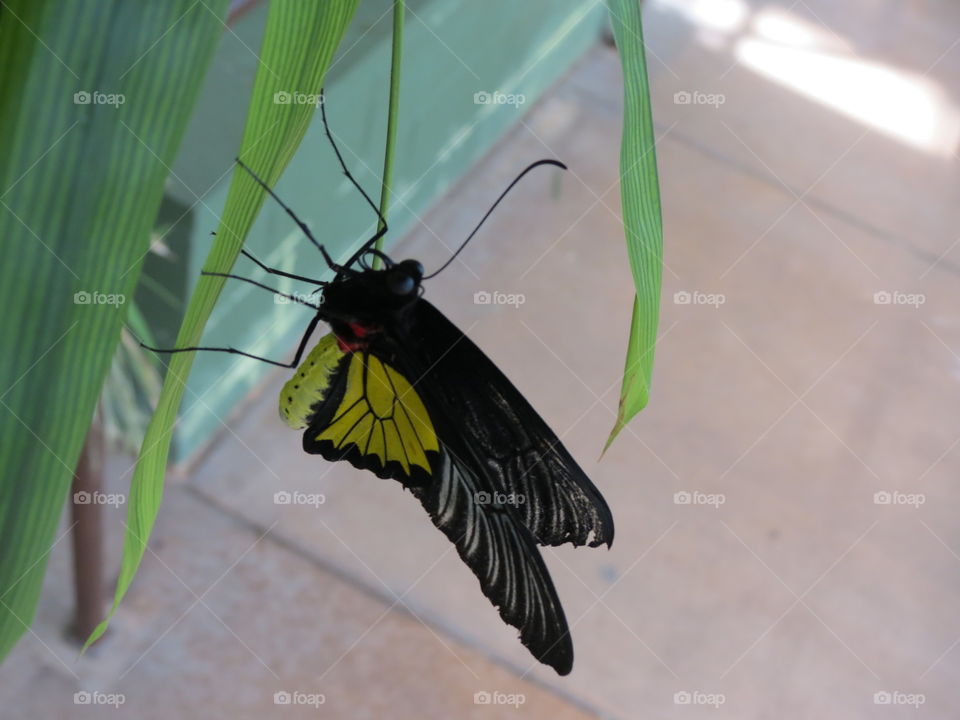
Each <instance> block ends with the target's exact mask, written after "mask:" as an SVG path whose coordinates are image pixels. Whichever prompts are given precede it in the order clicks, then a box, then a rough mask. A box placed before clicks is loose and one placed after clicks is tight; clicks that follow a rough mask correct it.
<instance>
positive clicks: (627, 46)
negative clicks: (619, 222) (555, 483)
mask: <svg viewBox="0 0 960 720" xmlns="http://www.w3.org/2000/svg"><path fill="white" fill-rule="evenodd" d="M608 7H609V10H610V17H611V19H612V23H613V35H614V38H615V40H616V43H617V50H618V52H619V54H620V62H621V64H622V66H623V97H624V102H623V137H622V139H621V144H620V200H621V205H622V210H623V226H624V230H625V232H626V238H627V250H628V253H629V256H630V268H631V270H632V271H633V281H634V285H635V286H636V291H637V294H636V298H635V299H634V304H633V319H632V321H631V323H630V341H629V344H628V347H627V359H626V364H625V367H624V371H623V383H622V385H621V387H620V405H619V409H618V411H617V419H616V423H615V424H614V426H613V430H611V432H610V437H609V438H608V439H607V443H606V447H605V448H604V449H605V450H606V448H607V447H609V446H610V443H612V442H613V440H614V438H616V436H617V434H618V433H619V432H620V431H621V430H622V429H623V427H624V426H625V425H626V424H627V423H628V422H630V419H631V418H632V417H633V416H634V415H636V414H637V413H638V412H640V411H641V410H642V409H643V408H644V407H646V405H647V402H648V400H649V398H650V382H651V379H652V376H653V355H654V347H655V346H656V341H657V324H658V322H659V317H660V283H661V274H662V270H663V222H662V219H661V216H660V182H659V180H658V177H657V153H656V149H655V143H656V138H655V136H654V132H653V117H652V113H651V108H650V88H649V85H648V83H647V62H646V57H645V51H644V43H643V26H642V23H641V17H640V3H639V2H638V0H608Z"/></svg>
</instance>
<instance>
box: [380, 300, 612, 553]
mask: <svg viewBox="0 0 960 720" xmlns="http://www.w3.org/2000/svg"><path fill="white" fill-rule="evenodd" d="M407 333H408V335H409V337H408V338H398V339H397V341H396V344H397V346H398V347H399V352H401V353H403V354H404V355H405V356H406V357H408V358H411V360H410V361H409V364H410V365H411V366H415V367H420V368H425V371H424V374H423V376H422V377H421V378H419V379H418V383H417V387H418V388H421V389H422V393H423V395H424V398H425V402H426V403H427V405H428V407H432V406H439V407H443V408H444V409H445V411H446V414H447V415H448V416H449V417H451V418H455V420H456V422H451V423H449V424H443V425H441V426H438V428H437V431H438V433H439V435H440V437H441V440H444V441H445V442H447V443H448V444H457V445H462V446H463V448H464V453H465V454H466V455H465V457H464V458H463V459H464V461H470V462H471V464H472V466H473V468H474V472H475V474H477V475H482V476H487V477H489V478H490V479H491V480H492V482H493V483H494V484H495V486H496V487H497V488H498V489H499V491H500V492H502V493H504V494H506V495H508V496H509V495H512V496H513V497H515V498H522V499H523V502H522V504H518V505H516V509H517V512H518V513H519V514H520V516H521V517H522V518H523V521H524V524H525V525H526V526H527V528H529V529H530V531H531V532H532V533H533V535H534V536H535V537H536V538H537V540H538V541H539V542H540V543H541V544H543V545H561V544H563V543H567V542H569V543H573V544H574V545H583V544H589V545H590V546H597V545H600V544H603V543H606V544H607V545H610V544H611V543H612V542H613V516H612V514H611V513H610V508H609V507H608V506H607V503H606V501H605V500H604V499H603V496H602V495H601V494H600V491H599V490H597V488H596V487H595V486H594V484H593V483H592V482H591V481H590V479H589V478H588V477H587V476H586V474H585V473H584V472H583V470H582V469H581V468H580V466H579V465H578V464H577V463H576V461H575V460H574V459H573V458H572V457H571V455H570V453H569V452H568V451H567V449H566V448H565V447H564V446H563V444H562V443H561V442H560V440H559V438H557V436H556V435H555V434H554V432H553V431H552V430H551V429H550V428H549V427H548V426H547V424H546V422H545V421H544V420H543V418H541V417H540V415H539V414H538V413H537V412H536V410H534V409H533V407H532V406H531V405H530V403H529V402H528V401H527V400H526V398H524V396H523V395H522V394H521V393H520V391H519V390H517V388H516V387H514V385H513V383H511V382H510V381H509V380H508V379H507V377H506V376H505V375H504V374H503V373H502V372H501V371H500V370H499V369H498V368H497V366H496V365H494V364H493V362H492V361H491V360H490V359H489V358H488V357H487V356H486V355H485V354H484V353H483V351H482V350H480V348H479V347H477V346H476V345H475V344H474V343H473V342H472V341H471V340H470V338H468V337H466V336H465V335H464V334H463V333H462V332H461V331H460V330H459V328H457V327H456V325H454V324H453V323H452V322H450V321H449V320H448V319H447V318H446V317H445V316H444V315H443V314H442V313H441V312H440V311H439V310H437V308H436V307H434V306H433V305H431V304H430V303H429V302H427V301H426V300H424V299H422V298H421V299H420V300H418V301H417V303H416V305H415V307H414V308H413V309H412V317H411V320H410V323H409V330H408V331H407ZM454 438H456V439H457V442H456V443H454V442H453V439H454Z"/></svg>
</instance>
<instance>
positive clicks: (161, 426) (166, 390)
mask: <svg viewBox="0 0 960 720" xmlns="http://www.w3.org/2000/svg"><path fill="white" fill-rule="evenodd" d="M358 1H359V0H324V2H305V1H304V0H273V2H271V3H270V11H269V15H268V18H267V25H266V29H265V31H264V38H263V45H262V47H261V52H260V65H259V69H258V71H257V77H256V80H255V82H254V87H253V96H252V98H251V103H250V110H249V112H248V115H247V123H246V127H245V129H244V135H243V141H242V143H241V147H240V152H239V156H240V158H241V159H242V160H243V161H244V162H245V163H246V164H247V165H249V166H250V167H251V168H253V169H254V170H255V171H256V173H257V174H258V175H259V176H260V177H261V178H262V179H263V180H264V181H266V182H267V184H269V185H273V184H274V183H275V182H276V181H277V179H278V178H279V177H280V174H281V173H282V172H283V170H284V168H285V167H286V166H287V163H289V161H290V159H291V158H292V157H293V154H294V152H295V151H296V149H297V147H298V146H299V145H300V141H301V140H302V139H303V136H304V134H305V133H306V130H307V127H308V125H309V124H310V121H311V119H312V117H313V113H314V111H315V106H314V105H312V104H300V103H289V102H288V103H282V102H276V101H275V97H277V94H278V93H286V94H288V95H289V94H292V93H304V94H311V95H319V93H320V88H321V85H322V83H323V78H324V75H325V73H326V70H327V68H328V67H329V65H330V61H331V59H332V57H333V53H334V51H335V50H336V48H337V46H338V45H339V44H340V40H341V38H342V37H343V33H344V31H345V30H346V28H347V25H348V24H349V23H350V20H351V18H352V17H353V14H354V12H355V11H356V8H357V3H358ZM264 198H265V194H264V192H263V190H262V189H261V188H260V187H259V186H258V185H257V184H256V183H255V182H254V181H253V180H252V179H251V178H250V177H249V175H247V174H246V173H245V172H243V171H235V172H234V174H233V178H232V180H231V185H230V190H229V191H228V194H227V202H226V207H225V209H224V212H223V216H222V218H221V221H220V225H219V228H218V230H217V234H216V240H215V242H214V244H213V247H212V248H211V250H210V254H209V255H208V256H207V260H206V262H205V263H204V269H205V270H208V271H210V272H221V273H223V272H229V270H230V268H231V267H232V266H233V262H234V260H236V258H237V255H238V254H239V252H240V248H241V246H242V244H243V240H244V238H245V237H246V236H247V233H248V232H249V230H250V227H251V226H252V225H253V221H254V219H255V218H256V216H257V213H258V212H259V210H260V207H261V206H262V204H263V201H264ZM223 283H224V278H221V277H209V276H204V277H202V278H201V279H200V281H199V283H198V285H197V289H196V291H195V292H194V294H193V296H192V297H191V298H190V304H189V306H188V307H187V312H186V315H185V316H184V319H183V323H182V325H181V326H180V332H179V334H178V336H177V345H178V346H181V347H183V346H190V345H198V344H199V341H200V336H201V335H202V334H203V328H204V326H205V325H206V323H207V319H208V318H209V317H210V313H211V312H212V311H213V306H214V304H215V303H216V300H217V297H218V295H219V294H220V291H221V289H222V288H223ZM192 364H193V355H192V353H181V354H178V355H173V356H172V359H171V362H170V365H169V367H168V370H167V375H166V378H165V381H164V386H163V390H162V392H161V394H160V401H159V403H158V405H157V410H156V413H155V414H154V416H153V419H152V420H151V422H150V426H149V427H148V428H147V434H146V437H145V438H144V441H143V447H142V449H141V451H140V457H139V461H138V463H137V469H136V471H135V473H134V476H133V480H132V481H131V487H130V498H129V509H128V515H127V528H126V536H125V539H124V547H123V561H122V564H121V568H120V576H119V578H118V581H117V589H116V594H115V596H114V601H113V607H112V608H111V610H110V613H109V615H108V616H107V618H106V619H105V620H104V621H103V622H102V623H101V624H100V625H99V626H98V627H97V628H96V630H94V632H93V634H92V635H91V636H90V638H89V639H88V640H87V645H89V644H90V643H92V642H94V641H95V640H96V639H97V638H98V637H100V635H102V634H103V632H104V631H105V630H106V628H107V623H108V622H109V621H110V617H112V615H113V613H114V612H115V611H116V609H117V607H118V606H119V604H120V601H121V600H122V599H123V596H124V594H126V592H127V589H128V588H129V587H130V583H131V582H132V580H133V577H134V575H135V574H136V572H137V568H138V567H139V566H140V561H141V559H142V558H143V554H144V551H145V549H146V544H147V541H148V539H149V538H150V533H151V531H152V530H153V524H154V521H155V519H156V516H157V512H158V510H159V508H160V500H161V498H162V496H163V482H164V471H165V469H166V464H167V457H168V454H169V450H170V440H171V435H172V429H173V424H174V422H175V421H176V418H177V411H178V409H179V407H180V402H181V400H182V399H183V393H184V390H185V388H186V380H187V376H188V375H189V373H190V367H191V365H192Z"/></svg>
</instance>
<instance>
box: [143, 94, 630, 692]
mask: <svg viewBox="0 0 960 720" xmlns="http://www.w3.org/2000/svg"><path fill="white" fill-rule="evenodd" d="M321 112H322V116H323V124H324V129H325V131H326V134H327V138H328V139H329V141H330V143H331V145H332V147H333V149H334V151H335V153H336V156H337V158H338V161H339V163H340V166H341V169H342V170H343V172H344V173H345V174H346V176H347V177H348V178H349V179H350V180H351V182H353V184H354V185H355V186H356V188H357V189H358V190H359V191H360V193H362V194H363V196H364V198H365V199H366V201H367V203H368V204H369V205H370V207H372V208H373V210H374V211H375V212H376V213H377V215H378V217H379V225H378V228H379V229H378V231H377V233H376V234H375V235H374V236H373V237H372V238H370V239H369V240H367V241H366V242H365V243H364V244H363V245H362V246H361V247H360V248H359V249H358V250H357V251H356V252H355V253H354V254H353V256H352V257H351V258H350V259H349V260H348V261H347V262H345V263H343V264H338V263H336V262H334V260H333V259H332V258H331V257H330V256H329V254H328V253H327V251H326V250H325V249H324V247H323V246H322V245H321V244H320V243H318V242H317V241H316V239H315V238H314V237H313V235H312V233H311V232H310V229H309V228H308V227H307V226H306V225H305V224H304V223H303V222H302V221H300V220H299V218H297V216H296V214H295V213H294V212H293V211H292V210H291V209H290V208H289V207H287V206H286V205H285V204H284V203H283V202H282V201H281V200H280V198H278V197H277V196H276V195H275V194H274V192H273V190H272V189H271V188H270V187H268V186H267V185H266V184H265V183H264V182H263V181H262V180H260V178H259V177H257V175H256V174H255V173H254V172H253V171H252V170H251V169H250V168H249V167H247V166H246V165H245V164H244V163H243V162H242V161H240V160H239V158H238V159H237V163H238V165H239V166H240V167H242V168H243V169H244V170H246V171H247V172H248V173H249V174H250V176H251V177H252V178H253V179H254V180H255V181H256V182H258V183H259V184H260V185H261V187H262V188H263V189H264V190H265V191H266V192H268V193H269V194H270V195H271V197H273V198H274V200H276V201H277V202H278V203H279V204H280V206H281V207H283V208H284V210H285V211H286V212H287V213H288V214H289V215H290V217H291V218H292V219H293V220H294V222H296V223H297V224H298V225H299V226H300V228H301V229H302V230H303V232H304V233H305V234H306V236H307V238H308V239H309V240H311V242H312V243H313V244H314V245H315V246H316V247H317V248H318V249H319V250H320V252H321V253H322V254H323V257H324V258H325V260H326V262H327V264H328V265H329V266H330V268H331V270H332V271H334V272H335V273H336V274H335V276H334V278H333V280H330V281H319V280H314V279H311V278H307V277H304V276H300V275H295V274H292V273H288V272H285V271H282V270H278V269H275V268H271V267H268V266H267V265H264V264H263V263H261V262H260V261H259V260H257V259H256V258H255V257H254V256H253V255H251V254H250V253H248V252H247V251H246V250H243V251H242V252H243V254H244V255H245V256H246V257H248V258H249V259H251V260H252V261H253V262H255V263H256V264H257V265H258V266H260V267H261V268H262V269H263V270H265V271H266V272H268V273H270V274H273V275H277V276H282V277H288V278H292V279H296V280H301V281H305V282H309V283H312V284H314V285H315V286H316V288H317V290H319V291H322V295H321V296H320V298H318V299H317V301H316V302H313V301H312V300H311V299H309V298H304V297H301V296H297V295H287V294H285V293H277V294H279V295H283V296H285V297H287V298H289V299H290V300H292V301H294V302H299V303H301V304H305V305H309V306H310V307H312V308H314V309H315V311H316V314H315V315H314V316H313V318H312V319H311V321H310V323H309V325H308V327H307V329H306V332H305V333H304V335H303V338H302V340H301V341H300V344H299V346H298V349H297V352H296V356H295V358H294V360H293V361H292V362H290V363H284V362H279V361H276V360H270V359H268V358H262V357H259V356H256V355H252V354H250V353H246V352H242V351H240V350H236V349H235V348H210V347H189V348H174V349H170V350H161V349H158V348H150V349H152V350H156V351H158V352H193V351H215V352H228V353H234V354H239V355H243V356H246V357H252V358H256V359H258V360H262V361H264V362H268V363H271V364H274V365H279V366H282V367H288V368H295V373H294V375H293V377H292V378H290V380H289V381H288V382H287V383H286V384H285V385H284V387H283V389H282V391H281V393H280V403H279V404H280V415H281V418H282V419H283V420H284V422H286V423H287V425H289V426H290V427H291V428H294V429H297V430H302V431H303V436H302V437H303V449H304V450H305V451H306V452H307V453H311V454H316V455H320V456H321V457H323V458H324V459H325V460H328V461H330V462H338V461H346V462H349V463H350V464H351V465H353V466H354V467H355V468H358V469H361V470H368V471H370V472H372V473H373V474H374V475H376V476H377V477H380V478H385V479H391V480H395V481H397V482H399V483H400V484H401V485H402V486H403V487H404V488H406V489H407V490H409V491H410V493H411V494H412V495H413V496H414V497H415V498H416V499H417V500H418V501H419V502H420V503H421V504H422V505H423V508H424V509H425V510H426V512H427V514H428V515H429V516H430V519H431V520H432V521H433V523H434V525H436V527H437V528H439V529H440V531H441V532H443V534H444V535H446V537H447V538H448V539H449V540H450V542H452V543H453V545H454V546H455V548H456V551H457V553H458V554H459V556H460V558H461V559H462V560H463V562H464V563H465V564H466V565H467V566H468V567H469V568H470V569H471V570H472V571H473V573H474V574H475V575H476V577H477V579H478V580H479V583H480V589H481V590H482V591H483V593H484V595H486V597H487V598H489V600H490V601H491V603H492V604H493V605H494V606H495V607H496V608H497V610H498V612H499V614H500V616H501V618H502V619H503V620H504V621H505V622H506V623H508V624H509V625H512V626H513V627H515V628H517V629H518V630H519V632H520V640H521V642H522V643H523V644H524V645H525V646H526V647H527V648H528V649H529V651H530V652H531V654H532V655H533V656H534V657H535V658H536V659H537V660H538V661H540V662H542V663H544V664H546V665H549V666H551V667H553V668H554V669H555V670H556V672H557V673H559V674H560V675H566V674H567V673H569V672H570V670H571V668H572V667H573V643H572V640H571V637H570V631H569V626H568V623H567V620H566V617H565V615H564V612H563V607H562V606H561V604H560V600H559V597H558V595H557V591H556V588H555V587H554V585H553V581H552V579H551V577H550V574H549V572H548V571H547V567H546V565H545V564H544V562H543V558H542V557H541V554H540V551H539V547H538V546H557V545H563V544H566V543H570V544H572V545H574V546H579V545H589V546H592V547H595V546H598V545H603V544H605V545H607V546H608V547H609V546H610V545H611V543H612V542H613V517H612V514H611V512H610V509H609V507H608V506H607V503H606V502H605V500H604V499H603V496H602V495H601V494H600V492H599V490H597V488H596V487H595V486H594V485H593V483H592V482H591V481H590V480H589V478H588V477H587V476H586V474H585V473H584V472H583V470H582V469H581V468H580V466H579V465H578V464H577V463H576V461H575V460H574V459H573V457H572V456H571V455H570V453H569V452H568V451H567V450H566V448H564V446H563V444H562V443H561V442H560V440H559V438H558V437H557V436H556V434H555V433H554V432H553V431H552V430H551V429H550V428H549V427H548V425H547V423H546V422H545V421H544V420H543V418H541V417H540V415H539V414H537V412H536V411H535V410H534V409H533V407H532V406H531V405H530V403H529V402H528V401H527V400H526V398H524V396H523V394H522V393H521V392H520V391H519V390H517V388H516V387H515V386H514V385H513V384H512V383H511V382H510V380H509V379H507V377H506V376H505V375H504V374H503V373H502V372H501V371H500V370H499V369H498V368H497V366H496V365H495V364H494V363H493V362H492V361H491V360H490V359H489V358H488V357H487V356H486V355H485V354H484V353H483V351H482V350H481V349H480V348H479V347H477V345H475V344H474V343H473V342H472V341H471V340H470V339H469V338H468V337H467V336H466V335H465V334H464V333H462V332H461V331H460V330H459V329H458V328H457V327H456V325H454V324H453V323H452V322H451V321H450V320H448V319H447V318H446V317H445V316H444V315H443V314H442V313H441V312H440V311H439V310H438V309H437V308H436V307H435V306H434V305H432V304H431V303H430V302H429V301H428V300H427V299H426V298H425V297H424V292H425V289H424V281H425V280H427V279H429V278H430V277H433V275H436V274H437V273H438V272H440V271H441V270H443V269H444V268H446V267H447V266H448V265H449V264H450V263H451V262H452V261H453V259H454V258H455V257H456V256H457V255H458V254H459V252H460V251H461V250H463V248H464V247H465V246H466V244H467V243H468V242H469V241H470V239H471V238H473V236H474V235H475V234H476V232H477V231H478V230H479V229H480V227H481V225H482V224H483V222H484V221H485V220H486V219H487V217H489V215H490V213H492V212H493V210H494V208H496V206H497V205H498V204H499V203H500V201H501V200H502V199H503V198H504V197H505V196H506V195H507V193H508V192H509V191H510V189H511V188H513V186H514V185H516V183H517V182H519V181H520V179H521V178H522V177H524V175H526V174H527V173H528V172H530V171H531V170H532V169H534V168H536V167H539V166H541V165H554V166H557V167H560V168H565V166H564V165H563V164H562V163H560V162H558V161H556V160H541V161H538V162H536V163H533V164H532V165H530V166H528V167H527V168H526V169H525V170H524V171H523V172H521V173H520V174H519V175H518V176H517V177H516V178H515V179H514V181H513V182H512V183H511V184H510V185H509V186H508V187H507V189H506V190H504V191H503V193H502V194H501V195H500V197H499V198H498V199H497V200H496V202H494V204H493V205H492V206H491V208H490V209H489V210H488V211H487V213H486V214H485V215H484V216H483V218H482V219H481V220H480V223H479V224H478V225H477V226H476V228H475V229H474V230H473V232H471V233H470V235H469V236H468V237H467V239H466V240H465V241H464V242H463V243H462V244H461V245H460V247H459V248H458V249H457V251H456V252H455V253H453V255H452V256H451V257H450V258H449V259H448V260H447V262H446V263H445V264H444V265H443V266H442V267H441V268H440V269H438V270H437V271H436V272H434V273H432V274H431V275H425V273H424V268H423V265H422V264H421V263H420V262H418V261H416V260H403V261H401V262H396V261H394V260H393V259H392V258H390V257H389V256H388V255H386V254H385V253H383V252H381V251H380V250H378V249H377V248H376V247H375V245H376V242H377V240H379V238H381V237H383V235H384V234H386V232H387V224H386V221H385V220H384V218H383V217H382V216H381V215H380V213H379V210H378V208H377V207H376V206H375V205H374V203H373V202H372V200H371V199H370V197H369V196H368V195H367V193H366V192H365V191H364V189H363V188H362V187H361V186H360V185H359V183H357V182H356V180H354V178H353V176H352V175H351V174H350V172H349V170H348V168H347V165H346V163H345V162H344V160H343V156H342V155H341V154H340V151H339V149H338V148H337V144H336V143H335V141H334V138H333V134H332V133H331V132H330V129H329V126H328V124H327V117H326V108H325V106H324V104H322V103H321ZM371 261H372V264H371ZM378 261H379V262H380V263H382V267H376V264H377V262H378ZM208 274H213V275H217V274H218V273H208ZM222 275H223V276H225V277H229V278H234V279H238V280H243V281H246V282H250V283H252V284H254V285H257V286H258V287H261V288H265V289H267V290H271V291H272V292H277V291H275V290H273V289H272V288H270V287H268V286H266V285H264V284H261V283H259V282H257V281H255V280H252V279H249V278H243V277H240V276H236V275H230V274H222ZM321 322H323V323H325V324H326V325H328V326H329V327H330V332H329V333H328V334H326V335H324V336H323V337H322V338H321V339H320V340H319V341H318V342H317V343H316V344H315V345H314V346H313V348H312V349H311V350H310V352H309V353H307V354H306V357H304V353H305V352H306V347H307V344H308V342H309V340H310V338H311V336H312V335H313V333H314V331H315V330H316V328H317V326H318V325H319V324H320V323H321Z"/></svg>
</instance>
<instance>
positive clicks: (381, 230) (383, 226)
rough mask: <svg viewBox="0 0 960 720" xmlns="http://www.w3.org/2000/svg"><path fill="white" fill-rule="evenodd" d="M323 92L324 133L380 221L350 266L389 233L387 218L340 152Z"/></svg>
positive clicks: (321, 107)
mask: <svg viewBox="0 0 960 720" xmlns="http://www.w3.org/2000/svg"><path fill="white" fill-rule="evenodd" d="M323 92H324V91H323V89H322V88H321V89H320V117H321V118H322V119H323V131H324V133H326V136H327V140H329V141H330V147H332V148H333V152H334V154H335V155H336V156H337V161H338V162H339V163H340V169H341V170H343V174H344V175H346V176H347V179H348V180H349V181H350V182H351V183H352V184H353V186H354V187H355V188H356V189H357V190H358V191H359V192H360V194H361V195H363V199H364V200H366V201H367V205H369V206H370V207H371V209H372V210H373V211H374V212H375V213H376V214H377V219H378V221H379V222H378V224H377V225H378V227H377V232H376V233H375V234H374V236H373V237H371V238H370V239H369V240H367V241H366V242H365V243H364V244H363V245H361V246H360V248H359V249H358V250H357V251H356V252H355V253H354V254H353V255H352V256H351V257H350V259H349V260H347V262H346V263H344V265H346V267H348V268H349V267H350V266H351V265H353V263H355V262H356V261H357V260H358V259H359V258H360V257H361V256H362V255H364V254H365V253H367V252H368V251H369V250H370V249H371V248H372V247H373V246H374V245H375V244H376V242H377V240H379V239H380V238H382V237H383V236H384V235H386V234H387V220H386V218H385V217H383V215H382V214H381V213H380V209H379V208H378V207H377V206H376V204H375V203H374V202H373V200H371V199H370V196H369V195H368V194H367V191H366V190H364V189H363V186H362V185H361V184H360V183H359V182H357V179H356V178H355V177H353V175H352V174H351V173H350V170H349V168H347V163H346V161H345V160H344V159H343V155H342V154H341V153H340V148H338V147H337V143H336V141H335V140H334V139H333V133H332V132H330V124H329V123H328V122H327V103H326V97H325V96H324V94H323Z"/></svg>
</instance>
